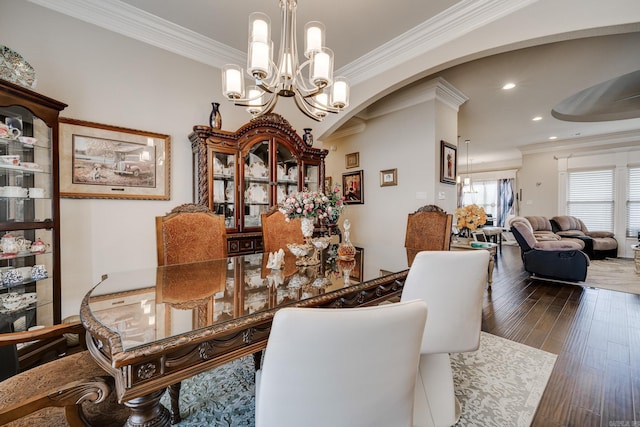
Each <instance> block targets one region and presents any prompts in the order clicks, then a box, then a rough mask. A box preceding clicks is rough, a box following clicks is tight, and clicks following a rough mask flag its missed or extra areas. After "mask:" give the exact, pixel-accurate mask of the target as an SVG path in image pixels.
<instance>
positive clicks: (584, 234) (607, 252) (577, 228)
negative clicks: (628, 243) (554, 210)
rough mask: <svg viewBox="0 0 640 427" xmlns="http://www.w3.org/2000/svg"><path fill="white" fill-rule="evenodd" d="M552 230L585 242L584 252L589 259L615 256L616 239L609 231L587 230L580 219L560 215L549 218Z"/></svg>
mask: <svg viewBox="0 0 640 427" xmlns="http://www.w3.org/2000/svg"><path fill="white" fill-rule="evenodd" d="M551 225H552V226H553V229H554V232H555V233H556V234H557V235H558V236H560V237H561V238H562V239H563V240H564V239H579V240H581V241H583V242H584V243H585V247H584V252H585V253H586V254H587V255H588V256H589V258H590V259H603V258H607V257H609V258H616V257H617V256H618V241H617V240H616V239H615V237H614V234H613V233H612V232H610V231H589V230H588V229H587V227H586V226H585V225H584V222H582V220H581V219H579V218H576V217H575V216H569V215H560V216H554V217H553V218H551Z"/></svg>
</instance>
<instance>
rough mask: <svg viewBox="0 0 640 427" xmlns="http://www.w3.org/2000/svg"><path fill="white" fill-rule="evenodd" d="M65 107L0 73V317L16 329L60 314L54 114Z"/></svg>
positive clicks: (50, 321)
mask: <svg viewBox="0 0 640 427" xmlns="http://www.w3.org/2000/svg"><path fill="white" fill-rule="evenodd" d="M65 107H66V104H63V103H61V102H59V101H56V100H53V99H50V98H47V97H45V96H43V95H40V94H38V93H36V92H33V91H31V90H30V89H26V88H24V87H22V86H18V85H15V84H13V83H10V82H6V81H4V80H0V250H2V252H1V254H0V280H1V281H0V318H1V319H2V320H3V322H4V323H7V322H11V325H10V326H11V327H12V329H13V330H15V331H23V330H26V329H28V328H30V327H32V326H35V325H52V324H56V323H60V322H61V318H60V317H61V311H60V302H61V300H60V251H59V249H60V218H59V206H60V202H59V197H58V116H59V113H60V111H62V110H63V109H64V108H65ZM7 127H8V128H9V129H8V130H7Z"/></svg>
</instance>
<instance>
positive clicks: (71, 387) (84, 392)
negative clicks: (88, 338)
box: [0, 322, 129, 427]
mask: <svg viewBox="0 0 640 427" xmlns="http://www.w3.org/2000/svg"><path fill="white" fill-rule="evenodd" d="M85 332H86V331H85V329H84V327H83V326H82V324H80V322H74V323H65V324H60V325H54V326H48V327H45V328H42V329H38V330H34V331H25V332H14V333H7V334H2V335H0V348H3V349H15V348H16V346H17V345H18V344H21V343H28V342H32V341H34V340H41V339H51V338H55V337H62V336H63V335H64V334H77V335H78V336H79V337H80V338H81V339H80V343H81V346H82V347H80V350H79V351H77V352H74V353H72V354H68V355H64V357H59V358H55V359H54V360H52V361H50V362H47V363H45V364H42V365H39V366H36V367H35V368H32V369H28V370H26V371H22V372H19V373H17V374H16V375H14V376H11V377H10V378H8V379H5V380H4V381H2V382H0V425H3V426H4V425H7V426H9V427H23V426H25V427H26V426H67V425H68V426H71V427H80V426H122V425H124V423H125V422H126V420H127V417H128V415H129V410H128V408H127V407H126V406H124V405H120V404H118V403H117V401H116V395H115V393H112V391H113V386H114V380H113V377H111V376H110V375H109V374H108V373H107V372H106V371H104V370H103V369H102V368H101V367H100V366H98V364H97V363H96V362H95V360H94V359H93V357H92V356H91V354H90V353H89V351H88V350H86V345H85V342H84V337H85Z"/></svg>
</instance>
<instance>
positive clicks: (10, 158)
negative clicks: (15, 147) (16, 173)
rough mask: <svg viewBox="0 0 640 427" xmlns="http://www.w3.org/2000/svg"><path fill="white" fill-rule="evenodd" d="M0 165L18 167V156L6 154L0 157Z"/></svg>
mask: <svg viewBox="0 0 640 427" xmlns="http://www.w3.org/2000/svg"><path fill="white" fill-rule="evenodd" d="M0 164H3V165H10V166H18V165H20V156H19V155H18V154H6V155H4V156H0Z"/></svg>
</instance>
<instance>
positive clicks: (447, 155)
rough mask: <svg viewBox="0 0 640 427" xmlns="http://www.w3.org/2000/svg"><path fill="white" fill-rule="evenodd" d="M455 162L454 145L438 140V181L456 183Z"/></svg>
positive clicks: (455, 152)
mask: <svg viewBox="0 0 640 427" xmlns="http://www.w3.org/2000/svg"><path fill="white" fill-rule="evenodd" d="M457 164H458V157H457V148H456V146H455V145H453V144H449V143H448V142H445V141H440V182H443V183H445V184H452V185H455V184H456V173H457V172H456V168H457V166H456V165H457Z"/></svg>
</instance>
